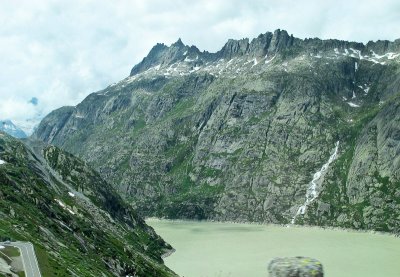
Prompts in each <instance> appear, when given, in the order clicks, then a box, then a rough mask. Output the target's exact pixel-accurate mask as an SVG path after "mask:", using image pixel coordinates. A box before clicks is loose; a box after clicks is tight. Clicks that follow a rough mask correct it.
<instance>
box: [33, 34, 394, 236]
mask: <svg viewBox="0 0 400 277" xmlns="http://www.w3.org/2000/svg"><path fill="white" fill-rule="evenodd" d="M399 63H400V40H396V41H393V42H390V41H376V42H372V41H371V42H368V43H367V44H363V43H357V42H347V41H340V40H332V39H331V40H320V39H318V38H313V39H304V40H303V39H299V38H295V37H293V36H292V35H289V34H288V33H287V32H286V31H283V30H276V31H275V32H274V33H270V32H267V33H265V34H261V35H260V36H258V37H257V38H254V39H252V40H251V41H250V40H249V39H241V40H229V41H228V42H227V43H226V44H225V45H224V46H223V47H222V49H221V50H220V51H218V52H216V53H209V52H205V51H203V52H201V51H199V50H198V48H196V47H195V46H187V45H184V44H183V42H182V41H181V40H178V41H177V42H176V43H174V44H172V45H171V46H166V45H164V44H157V45H156V46H154V47H153V48H152V49H151V51H150V52H149V54H148V56H147V57H145V58H144V59H143V61H142V62H140V63H139V64H137V65H136V66H134V67H133V68H132V71H131V73H130V76H129V77H127V78H126V79H124V80H122V81H120V82H119V83H116V84H113V85H110V86H109V87H107V88H105V89H104V90H101V91H99V92H96V93H93V94H91V95H89V96H88V97H87V98H86V99H84V100H83V101H82V102H81V103H80V104H78V105H77V106H75V107H63V108H60V109H58V110H55V111H53V112H52V113H50V114H49V115H48V116H46V117H45V118H44V119H43V120H42V122H41V123H40V125H39V127H38V128H37V130H36V131H35V133H34V134H33V137H35V138H37V139H39V140H42V141H45V142H47V143H51V144H54V145H57V146H59V147H61V148H64V149H66V150H68V151H70V152H72V153H73V154H75V155H78V156H79V157H81V158H82V159H84V160H85V161H87V162H88V163H89V164H90V165H91V166H93V167H94V168H96V169H97V170H98V171H99V172H100V174H101V175H102V177H104V178H105V179H106V180H108V181H109V182H110V183H113V184H115V188H116V189H117V190H118V191H119V193H120V194H121V195H123V196H124V198H126V199H127V200H128V201H130V202H131V203H132V204H133V205H134V206H135V207H137V209H138V211H139V212H140V213H141V214H142V215H151V216H160V217H168V218H190V219H213V220H231V221H252V222H273V223H282V224H287V223H290V222H294V223H296V224H311V225H323V226H340V227H346V228H355V229H372V230H380V231H389V232H394V233H399V232H400V221H399V220H398V218H399V216H400V179H399V178H400V170H399V169H400V160H399V158H398V157H399V155H398V154H399V153H400V143H399V140H400V135H399V134H400V129H399V128H400V127H399V126H400V125H399V124H398V122H399V120H400V110H399V109H400V98H399V96H400V95H399V93H400V74H399V73H400V71H399Z"/></svg>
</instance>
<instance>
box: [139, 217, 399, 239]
mask: <svg viewBox="0 0 400 277" xmlns="http://www.w3.org/2000/svg"><path fill="white" fill-rule="evenodd" d="M144 220H145V221H148V220H149V221H157V220H159V221H170V222H211V223H230V224H248V225H259V226H274V227H286V228H310V229H318V230H333V231H345V232H349V233H365V234H376V235H382V236H391V237H395V238H399V239H400V234H396V233H390V232H383V231H375V230H364V229H351V228H344V227H334V226H316V225H297V224H294V225H293V224H277V223H263V222H249V221H219V220H195V219H170V218H159V217H145V218H144Z"/></svg>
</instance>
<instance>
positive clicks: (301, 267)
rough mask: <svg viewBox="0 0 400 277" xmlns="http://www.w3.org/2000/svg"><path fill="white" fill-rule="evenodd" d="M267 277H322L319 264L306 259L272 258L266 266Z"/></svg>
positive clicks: (313, 260)
mask: <svg viewBox="0 0 400 277" xmlns="http://www.w3.org/2000/svg"><path fill="white" fill-rule="evenodd" d="M268 273H269V277H311V276H312V277H323V276H324V271H323V268H322V264H321V262H319V261H318V260H316V259H313V258H308V257H285V258H274V259H273V260H272V261H271V262H270V263H269V265H268Z"/></svg>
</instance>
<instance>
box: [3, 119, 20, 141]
mask: <svg viewBox="0 0 400 277" xmlns="http://www.w3.org/2000/svg"><path fill="white" fill-rule="evenodd" d="M0 131H3V132H6V133H7V134H9V135H11V136H13V137H15V138H26V137H27V135H26V134H25V132H24V131H23V130H22V129H21V128H19V127H17V126H16V125H15V124H14V123H13V122H12V121H11V120H8V119H7V120H0Z"/></svg>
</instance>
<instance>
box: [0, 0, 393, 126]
mask: <svg viewBox="0 0 400 277" xmlns="http://www.w3.org/2000/svg"><path fill="white" fill-rule="evenodd" d="M399 13H400V3H399V2H398V1H397V0H396V1H395V0H386V1H385V0H381V1H375V0H374V1H372V0H366V1H362V2H360V1H355V0H347V1H342V0H336V1H333V0H326V1H317V0H305V1H295V0H281V1H271V0H253V1H242V0H240V1H239V0H231V1H228V0H219V1H215V0H199V1H187V0H175V1H170V0H163V1H162V0H146V1H142V0H118V1H116V0H115V1H111V0H102V1H99V0H98V1H95V0H80V1H78V0H68V1H67V0H29V1H28V0H20V1H17V2H16V1H1V2H0V46H1V47H0V56H1V57H2V58H1V59H0V82H1V84H2V86H1V87H0V99H1V100H0V118H11V119H18V120H21V119H23V118H25V119H26V118H28V117H30V116H36V117H41V116H44V115H45V114H46V113H48V112H50V111H51V110H53V109H55V108H58V107H60V106H63V105H75V104H77V103H79V102H80V101H81V100H82V99H83V98H84V97H85V96H87V95H88V94H89V93H91V92H93V91H97V90H100V89H102V88H104V87H106V86H107V85H109V84H111V83H113V82H116V81H119V80H121V79H122V78H124V77H126V76H127V75H128V74H129V72H130V69H131V67H132V66H133V65H135V64H136V63H138V62H139V61H140V60H141V59H142V58H143V57H144V56H145V55H146V54H147V52H148V51H149V50H150V49H151V47H152V46H153V45H154V44H155V43H157V42H164V43H166V44H170V43H172V42H174V41H176V40H177V38H179V37H181V38H182V40H183V41H184V43H187V44H189V45H192V44H193V45H196V46H198V47H199V48H200V49H201V50H208V51H217V50H219V49H220V48H221V47H222V46H223V45H224V43H225V42H226V41H227V39H229V38H236V39H239V38H242V37H250V38H252V37H256V36H258V35H259V34H260V33H265V32H266V31H274V30H275V29H278V28H280V29H286V30H288V31H289V33H293V34H294V35H295V36H297V37H300V38H305V37H321V38H338V39H346V40H354V41H362V42H367V41H368V40H377V39H390V40H393V39H396V38H398V37H399V36H400V14H399ZM33 97H37V98H38V99H40V101H38V102H37V105H32V104H30V103H28V102H29V100H30V99H32V98H33Z"/></svg>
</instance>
